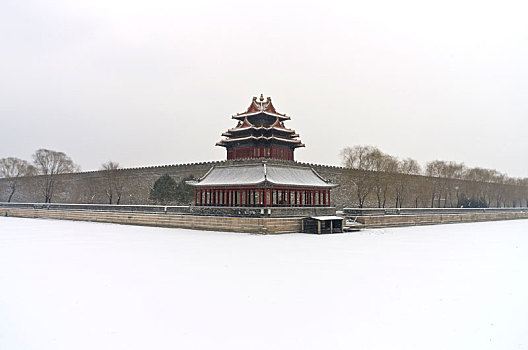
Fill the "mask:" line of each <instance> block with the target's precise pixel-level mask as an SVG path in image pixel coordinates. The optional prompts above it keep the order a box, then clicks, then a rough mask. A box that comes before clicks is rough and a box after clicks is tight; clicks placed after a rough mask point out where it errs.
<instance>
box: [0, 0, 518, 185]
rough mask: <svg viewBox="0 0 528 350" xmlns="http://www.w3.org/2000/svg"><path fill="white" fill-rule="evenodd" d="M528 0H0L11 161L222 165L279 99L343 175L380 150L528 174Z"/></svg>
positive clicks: (5, 139) (2, 93) (1, 101)
mask: <svg viewBox="0 0 528 350" xmlns="http://www.w3.org/2000/svg"><path fill="white" fill-rule="evenodd" d="M527 10H528V5H526V2H525V1H482V0H480V1H467V0H457V1H449V0H448V1H437V2H431V1H423V0H422V1H408V0H400V1H370V0H369V1H365V0H362V1H357V2H356V1H346V2H345V1H344V2H337V1H321V2H312V1H298V2H287V1H260V2H255V3H251V2H248V1H218V2H216V1H215V2H213V1H195V0H193V1H189V0H187V1H181V2H180V1H176V0H167V1H162V0H149V1H134V0H126V1H125V0H122V1H121V0H118V1H116V0H86V1H85V0H80V1H79V0H75V1H54V0H50V1H39V0H35V1H25V0H1V1H0V63H1V64H0V122H1V124H0V125H1V130H2V133H1V135H0V158H2V157H8V156H16V157H19V158H24V159H28V160H29V159H31V154H32V153H33V152H34V151H35V150H36V149H38V148H49V149H53V150H58V151H63V152H65V153H66V154H68V155H69V156H70V157H72V159H73V160H74V161H75V162H76V163H78V164H80V165H81V167H82V169H83V170H93V169H98V168H99V167H100V165H101V163H103V162H105V161H108V160H114V161H117V162H119V163H120V164H121V165H122V166H124V167H136V166H146V165H158V164H176V163H183V162H195V161H206V160H222V159H225V157H226V155H225V149H224V148H221V147H215V143H216V142H217V141H219V140H220V139H221V136H220V134H221V133H222V132H223V131H225V130H227V129H228V128H231V127H233V126H235V125H236V122H235V121H234V120H232V119H231V116H232V115H233V114H235V113H238V112H242V111H245V109H246V108H247V107H248V105H249V103H250V101H251V98H252V96H257V95H260V94H261V93H263V94H264V95H265V96H271V98H272V100H273V102H274V105H275V107H276V108H277V110H278V111H279V112H281V113H286V114H287V115H289V116H291V118H292V120H291V121H289V122H288V123H287V124H286V125H287V126H288V127H290V128H292V129H295V130H296V131H297V132H298V133H299V134H300V136H301V140H302V141H303V142H304V143H305V144H306V148H302V149H298V150H297V151H296V159H297V160H300V161H306V162H315V163H322V164H332V165H338V164H339V163H340V159H339V151H340V150H341V149H342V148H343V147H345V146H353V145H356V144H368V145H372V146H377V147H379V148H380V149H381V150H382V151H384V152H386V153H389V154H392V155H394V156H398V157H400V158H404V157H412V158H415V159H417V160H418V161H419V162H420V163H422V164H425V162H427V161H430V160H435V159H440V160H454V161H458V162H464V163H466V165H468V166H481V167H486V168H494V169H497V170H499V171H501V172H505V173H507V174H509V175H510V176H517V177H528V156H527V154H528V121H527V120H528V63H527V62H528V25H527V18H526V16H527V13H528V11H527Z"/></svg>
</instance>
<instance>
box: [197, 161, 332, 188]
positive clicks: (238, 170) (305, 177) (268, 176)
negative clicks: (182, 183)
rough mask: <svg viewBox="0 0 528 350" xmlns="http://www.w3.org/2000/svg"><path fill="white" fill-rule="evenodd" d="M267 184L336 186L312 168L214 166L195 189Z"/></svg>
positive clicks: (263, 165) (258, 165) (262, 165)
mask: <svg viewBox="0 0 528 350" xmlns="http://www.w3.org/2000/svg"><path fill="white" fill-rule="evenodd" d="M263 183H269V184H273V185H278V186H295V187H319V188H320V187H324V188H331V187H336V186H337V185H335V184H331V183H327V182H326V181H325V180H324V179H323V178H322V177H321V176H319V174H317V173H316V172H315V171H314V170H313V169H312V168H307V167H289V166H281V165H269V164H266V163H263V164H257V165H234V166H214V167H212V168H211V170H209V172H208V173H207V174H205V175H204V177H202V178H201V179H200V180H199V181H198V182H197V183H194V184H191V185H192V186H196V187H211V186H250V185H259V184H263Z"/></svg>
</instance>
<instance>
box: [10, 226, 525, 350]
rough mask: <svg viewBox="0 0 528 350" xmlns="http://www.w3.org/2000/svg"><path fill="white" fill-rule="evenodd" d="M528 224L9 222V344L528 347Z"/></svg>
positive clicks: (57, 346) (66, 346)
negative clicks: (287, 228) (229, 229)
mask: <svg viewBox="0 0 528 350" xmlns="http://www.w3.org/2000/svg"><path fill="white" fill-rule="evenodd" d="M527 296H528V220H518V221H507V222H506V221H503V222H486V223H472V224H457V225H443V226H427V227H409V228H391V229H378V230H364V231H361V232H358V233H348V234H335V235H323V236H317V235H306V234H289V235H278V236H262V235H249V234H236V233H220V232H205V231H191V230H184V229H166V228H152V227H135V226H122V225H114V224H98V223H87V222H71V221H54V220H37V219H19V218H5V217H1V218H0V349H18V350H20V349H46V350H48V349H49V350H59V349H68V350H69V349H90V350H93V349H113V350H115V349H127V350H128V349H406V350H408V349H464V350H466V349H501V350H502V349H528V332H527V330H528V298H527Z"/></svg>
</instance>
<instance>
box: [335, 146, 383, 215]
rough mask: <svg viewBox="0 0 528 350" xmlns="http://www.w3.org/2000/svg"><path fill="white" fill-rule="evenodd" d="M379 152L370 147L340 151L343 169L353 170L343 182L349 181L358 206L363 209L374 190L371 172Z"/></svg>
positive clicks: (357, 147) (348, 148) (356, 147)
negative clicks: (375, 156) (353, 188)
mask: <svg viewBox="0 0 528 350" xmlns="http://www.w3.org/2000/svg"><path fill="white" fill-rule="evenodd" d="M377 152H379V150H378V149H377V148H375V147H371V146H354V147H346V148H344V149H343V150H342V151H341V153H340V154H341V159H342V162H343V165H344V167H345V168H348V169H355V170H356V171H354V172H351V173H348V174H347V175H348V176H347V178H345V179H343V180H345V181H351V182H352V183H353V184H354V187H355V193H356V197H357V200H358V206H359V207H360V208H363V206H364V205H365V200H366V198H367V196H368V195H369V194H370V193H371V192H372V190H373V188H374V182H373V179H372V171H373V170H374V156H373V155H376V154H377Z"/></svg>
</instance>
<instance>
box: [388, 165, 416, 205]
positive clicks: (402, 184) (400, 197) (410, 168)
mask: <svg viewBox="0 0 528 350" xmlns="http://www.w3.org/2000/svg"><path fill="white" fill-rule="evenodd" d="M397 166H398V168H397V172H398V175H397V176H395V181H394V188H395V208H401V207H402V205H403V203H404V200H405V196H406V195H407V192H408V191H407V190H408V188H409V187H410V185H411V181H413V180H414V178H413V177H411V176H409V175H420V174H421V173H422V168H421V167H420V164H418V162H417V161H416V160H414V159H411V158H406V159H403V160H401V161H399V162H398V165H397ZM415 192H416V194H417V190H415ZM415 205H416V207H418V196H415Z"/></svg>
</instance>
